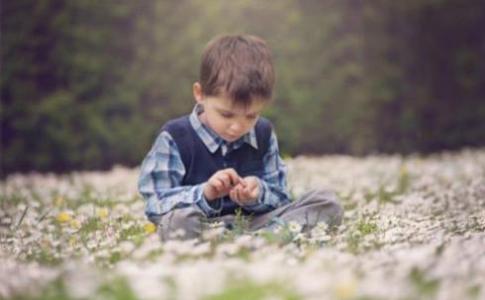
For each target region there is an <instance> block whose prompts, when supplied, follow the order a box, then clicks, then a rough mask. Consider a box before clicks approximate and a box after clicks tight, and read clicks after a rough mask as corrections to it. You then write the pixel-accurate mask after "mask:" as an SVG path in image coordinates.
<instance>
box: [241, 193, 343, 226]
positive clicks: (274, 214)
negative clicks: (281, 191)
mask: <svg viewBox="0 0 485 300" xmlns="http://www.w3.org/2000/svg"><path fill="white" fill-rule="evenodd" d="M342 215H343V209H342V207H341V206H340V204H339V202H338V199H337V196H336V195H335V193H333V192H332V191H328V190H312V191H310V192H308V193H306V194H304V195H303V196H301V197H300V198H299V199H297V200H296V201H294V202H291V203H289V204H287V205H285V206H282V207H279V208H277V209H275V210H274V211H271V212H268V213H266V214H263V215H260V216H256V217H255V218H254V219H253V220H252V222H251V224H250V228H251V229H252V230H258V229H261V228H263V227H266V226H271V224H277V223H274V221H275V220H279V221H282V222H291V221H293V222H297V223H299V224H301V225H302V226H303V230H308V229H310V228H312V227H313V226H315V225H316V224H317V223H319V222H325V223H327V224H328V225H329V226H335V225H339V224H340V223H341V221H342Z"/></svg>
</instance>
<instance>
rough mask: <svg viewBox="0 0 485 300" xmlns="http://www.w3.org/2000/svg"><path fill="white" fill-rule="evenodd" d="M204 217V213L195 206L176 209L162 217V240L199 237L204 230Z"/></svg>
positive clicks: (160, 224)
mask: <svg viewBox="0 0 485 300" xmlns="http://www.w3.org/2000/svg"><path fill="white" fill-rule="evenodd" d="M203 217H204V214H203V213H202V212H201V211H200V210H198V209H197V208H195V207H186V208H179V209H174V210H172V211H170V212H168V213H167V214H165V215H163V216H162V217H161V219H160V223H159V229H158V230H159V235H160V238H161V239H162V241H165V240H169V239H192V238H197V237H199V236H200V234H201V232H202V218H203Z"/></svg>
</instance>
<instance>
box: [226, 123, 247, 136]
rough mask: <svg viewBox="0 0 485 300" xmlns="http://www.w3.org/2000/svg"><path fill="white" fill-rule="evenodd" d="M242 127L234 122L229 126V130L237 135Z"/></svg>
mask: <svg viewBox="0 0 485 300" xmlns="http://www.w3.org/2000/svg"><path fill="white" fill-rule="evenodd" d="M243 127H244V126H243V125H242V124H240V123H239V122H234V123H232V124H231V126H230V127H229V128H230V129H231V132H233V133H236V134H237V133H239V132H241V130H242V129H243Z"/></svg>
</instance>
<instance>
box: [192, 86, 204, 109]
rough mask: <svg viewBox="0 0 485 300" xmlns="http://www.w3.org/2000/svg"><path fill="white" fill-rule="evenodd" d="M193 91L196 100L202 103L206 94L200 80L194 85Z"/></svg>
mask: <svg viewBox="0 0 485 300" xmlns="http://www.w3.org/2000/svg"><path fill="white" fill-rule="evenodd" d="M192 93H193V94H194V99H195V102H197V103H200V104H202V102H203V100H204V94H203V93H202V85H201V84H200V83H199V82H198V81H197V82H195V83H194V85H193V86H192Z"/></svg>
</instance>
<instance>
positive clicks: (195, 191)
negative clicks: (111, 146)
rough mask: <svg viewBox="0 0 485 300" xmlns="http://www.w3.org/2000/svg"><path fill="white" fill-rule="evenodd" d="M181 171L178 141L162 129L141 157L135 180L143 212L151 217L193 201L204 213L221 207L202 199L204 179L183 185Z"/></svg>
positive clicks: (187, 204) (153, 217)
mask: <svg viewBox="0 0 485 300" xmlns="http://www.w3.org/2000/svg"><path fill="white" fill-rule="evenodd" d="M184 175H185V167H184V164H183V162H182V158H181V156H180V152H179V151H178V148H177V144H176V143H175V141H174V140H173V138H172V137H171V135H170V134H169V133H168V132H166V131H162V132H161V133H160V135H159V136H158V137H157V139H156V141H155V143H154V145H153V146H152V148H151V150H150V152H149V153H148V154H147V156H146V157H145V159H144V160H143V163H142V165H141V169H140V177H139V180H138V191H139V192H140V194H141V195H142V196H143V199H144V200H145V214H146V215H147V217H148V218H149V219H150V220H156V219H157V218H159V217H160V216H161V215H164V214H166V213H168V212H169V211H171V210H173V209H176V208H181V207H187V206H190V205H193V204H195V205H197V206H199V207H200V208H201V210H202V211H203V212H204V213H205V214H206V215H207V216H211V215H215V214H217V213H218V212H219V211H220V208H219V209H217V208H214V207H213V206H211V205H209V203H208V202H207V200H206V199H205V197H204V195H203V185H204V183H202V184H198V185H193V186H182V180H183V178H184Z"/></svg>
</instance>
